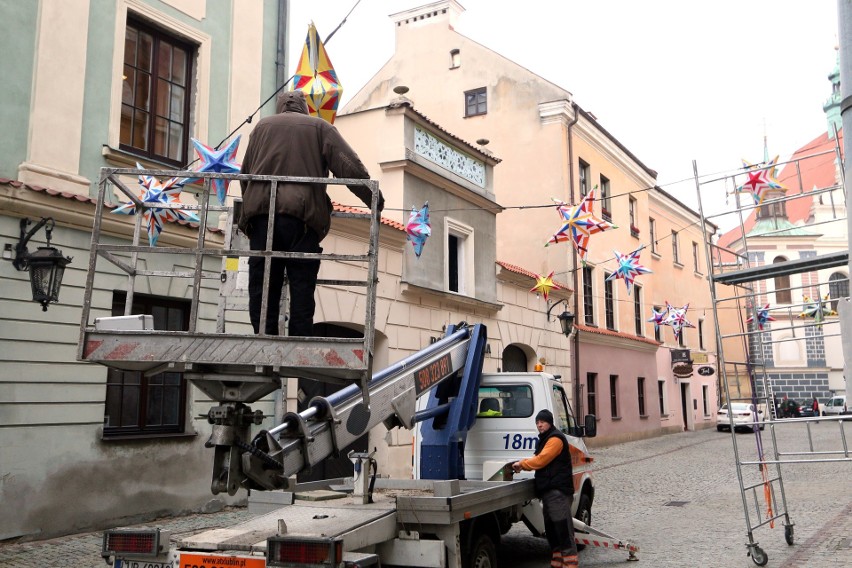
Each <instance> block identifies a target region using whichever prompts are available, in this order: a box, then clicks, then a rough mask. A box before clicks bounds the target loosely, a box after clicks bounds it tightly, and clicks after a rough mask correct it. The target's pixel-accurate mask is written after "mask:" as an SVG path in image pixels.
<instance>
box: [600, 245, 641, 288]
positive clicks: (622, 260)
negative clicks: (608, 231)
mask: <svg viewBox="0 0 852 568" xmlns="http://www.w3.org/2000/svg"><path fill="white" fill-rule="evenodd" d="M643 248H644V245H643V246H641V247H639V248H638V249H636V250H634V251H633V252H631V253H630V254H621V253H620V252H618V251H617V250H613V251H612V252H614V253H615V260H616V262H618V268H616V269H615V271H614V272H613V273H612V274H610V275H609V276H608V277H607V279H606V280H607V282H609V281H610V280H613V279H618V278H623V279H624V283H625V284H626V285H627V293H628V294H630V291H631V288H632V286H633V281H634V280H636V277H637V276H639V275H640V274H651V271H650V270H649V269H647V268H645V267H644V266H642V265H641V264H639V253H640V252H641V251H642V249H643Z"/></svg>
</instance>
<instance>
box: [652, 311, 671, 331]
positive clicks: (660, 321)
mask: <svg viewBox="0 0 852 568" xmlns="http://www.w3.org/2000/svg"><path fill="white" fill-rule="evenodd" d="M651 312H652V313H653V314H654V315H653V316H651V319H649V320H646V321H652V322H654V331H660V326H661V325H666V324H665V323H664V322H665V321H666V317H667V316H668V315H669V311H668V308H660V311H657V308H651Z"/></svg>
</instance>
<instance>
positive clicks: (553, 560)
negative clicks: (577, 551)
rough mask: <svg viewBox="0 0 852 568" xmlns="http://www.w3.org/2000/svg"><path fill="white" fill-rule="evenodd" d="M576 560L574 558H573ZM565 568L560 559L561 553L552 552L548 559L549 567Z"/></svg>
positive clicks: (558, 551)
mask: <svg viewBox="0 0 852 568" xmlns="http://www.w3.org/2000/svg"><path fill="white" fill-rule="evenodd" d="M574 558H575V559H576V556H575V557H574ZM563 566H565V564H564V563H563V559H562V551H560V550H554V551H553V555H552V556H551V557H550V567H551V568H562V567H563Z"/></svg>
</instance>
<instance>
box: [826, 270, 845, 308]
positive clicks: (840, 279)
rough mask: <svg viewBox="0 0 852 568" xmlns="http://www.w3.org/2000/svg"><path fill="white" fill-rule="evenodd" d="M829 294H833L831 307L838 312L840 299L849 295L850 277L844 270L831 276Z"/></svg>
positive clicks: (829, 278)
mask: <svg viewBox="0 0 852 568" xmlns="http://www.w3.org/2000/svg"><path fill="white" fill-rule="evenodd" d="M828 294H829V296H831V309H832V310H834V311H835V312H836V311H837V304H838V302H839V300H841V299H842V298H848V297H849V277H848V276H846V275H845V274H843V273H842V272H835V273H834V274H832V275H831V276H829V277H828Z"/></svg>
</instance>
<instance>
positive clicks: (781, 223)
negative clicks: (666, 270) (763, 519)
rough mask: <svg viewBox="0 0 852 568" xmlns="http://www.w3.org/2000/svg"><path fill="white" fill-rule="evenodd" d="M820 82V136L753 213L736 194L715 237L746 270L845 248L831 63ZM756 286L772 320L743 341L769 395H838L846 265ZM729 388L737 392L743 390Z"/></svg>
mask: <svg viewBox="0 0 852 568" xmlns="http://www.w3.org/2000/svg"><path fill="white" fill-rule="evenodd" d="M828 79H829V81H830V82H831V95H830V96H829V98H828V100H827V101H826V102H825V104H824V105H823V110H824V111H825V114H826V124H827V129H826V132H824V133H823V134H821V135H820V136H818V137H816V138H814V139H813V140H810V141H809V142H808V143H806V144H804V145H803V146H802V147H801V148H799V149H798V150H796V151H795V152H794V153H793V154H792V155H791V156H790V157H789V158H788V159H787V160H786V161H785V163H784V165H783V166H781V167H779V168H778V170H779V171H778V172H777V180H778V182H779V183H780V185H781V188H778V189H774V190H771V191H770V192H769V194H768V195H767V197H766V199H767V200H770V201H773V202H772V203H770V204H769V205H765V206H762V207H760V208H755V207H753V206H752V205H751V203H750V202H749V198H748V197H745V196H743V197H742V200H741V201H740V202H738V205H741V206H742V207H743V211H744V216H743V221H742V224H741V225H740V226H738V227H735V228H734V229H732V230H730V231H728V232H726V233H725V234H723V235H722V236H721V237H720V239H719V245H720V246H722V247H725V248H726V249H729V250H730V251H732V252H734V253H736V254H737V255H741V256H746V257H747V258H748V262H749V264H750V265H751V266H767V265H772V264H779V263H784V262H787V261H803V262H807V261H808V260H809V259H817V258H819V257H823V256H825V255H833V254H837V253H842V252H844V251H848V248H849V235H848V231H847V227H846V222H845V219H846V199H845V197H844V195H843V185H842V168H841V164H840V160H839V156H840V155H841V152H842V138H843V131H842V129H841V128H842V124H841V120H840V102H841V101H840V73H839V68H838V66H835V68H834V70H833V71H832V72H831V73H830V74H829V75H828ZM743 235H744V236H743ZM756 286H757V288H756V290H755V292H756V303H757V305H758V307H761V308H763V307H765V306H768V313H769V315H770V316H771V317H772V320H770V321H767V322H766V323H765V324H764V325H763V329H762V330H761V331H762V334H761V338H760V340H758V338H756V337H752V338H750V341H751V349H750V356H751V357H752V358H755V357H756V358H757V359H758V360H760V361H761V362H762V363H763V364H764V365H765V366H766V372H767V376H768V378H769V379H770V383H771V388H772V390H773V394H774V395H775V397H776V398H778V399H783V397H785V396H786V397H788V398H791V399H794V400H796V401H799V402H809V401H811V400H812V399H813V398H816V399H817V400H818V401H819V402H820V403H823V402H825V400H826V399H828V398H830V397H831V396H832V395H834V394H844V393H846V391H847V384H846V380H845V379H844V375H843V356H842V349H841V339H840V323H839V320H838V316H837V303H838V302H839V301H840V299H842V298H848V297H849V274H848V267H847V266H846V265H843V266H837V267H829V268H819V267H814V268H810V269H806V270H803V271H801V272H797V273H794V274H789V275H782V276H777V277H773V278H769V279H766V280H761V281H759V282H757V283H756ZM814 306H822V307H823V308H824V309H823V310H821V311H820V314H819V315H818V316H817V317H818V318H819V319H821V320H822V324H821V325H814V323H815V322H814V315H813V313H812V311H811V308H813V307H814ZM809 314H810V315H809ZM742 317H743V318H747V317H749V315H748V314H746V315H744V316H742ZM726 357H727V355H726ZM737 386H738V387H739V388H738V391H740V392H743V391H747V390H748V389H746V388H743V387H741V386H740V385H737ZM749 392H750V391H749Z"/></svg>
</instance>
